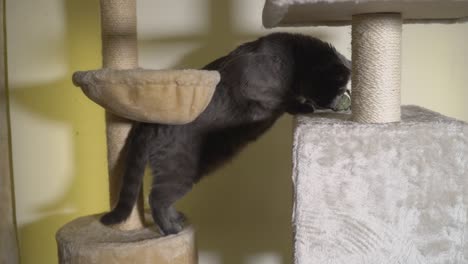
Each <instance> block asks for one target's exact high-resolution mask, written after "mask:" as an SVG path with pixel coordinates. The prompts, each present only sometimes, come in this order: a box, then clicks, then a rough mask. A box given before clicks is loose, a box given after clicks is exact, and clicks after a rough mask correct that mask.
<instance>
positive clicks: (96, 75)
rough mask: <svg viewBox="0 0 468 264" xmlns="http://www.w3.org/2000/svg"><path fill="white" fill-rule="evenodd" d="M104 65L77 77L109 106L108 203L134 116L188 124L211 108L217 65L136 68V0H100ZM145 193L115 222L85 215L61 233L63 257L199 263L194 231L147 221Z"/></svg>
mask: <svg viewBox="0 0 468 264" xmlns="http://www.w3.org/2000/svg"><path fill="white" fill-rule="evenodd" d="M101 23H102V53H103V66H104V68H103V69H100V70H93V71H86V72H77V73H75V74H74V76H73V82H74V83H75V84H76V85H77V86H80V87H81V88H82V90H83V92H84V93H85V94H86V95H87V96H88V97H89V98H90V99H91V100H93V101H94V102H96V103H97V104H99V105H101V106H102V107H104V108H105V109H106V133H107V158H108V168H109V188H110V190H109V196H110V205H111V207H113V206H114V204H115V203H116V201H117V200H118V196H119V191H120V184H121V179H122V172H123V168H124V167H125V164H124V161H125V155H126V153H125V151H124V148H123V147H124V144H125V141H126V139H127V136H128V133H129V131H130V128H131V125H132V122H133V121H140V122H154V123H166V124H185V123H188V122H191V121H193V120H194V119H195V118H197V116H198V115H199V114H200V113H201V112H202V111H203V110H204V109H205V108H206V106H207V105H208V103H209V102H210V100H211V97H212V96H213V93H214V91H215V88H216V85H217V84H218V82H219V79H220V76H219V73H218V72H216V71H203V70H147V69H141V68H138V50H137V31H136V0H101ZM142 204H143V202H142V199H141V195H140V199H139V202H138V203H137V205H135V207H134V208H133V211H132V214H131V215H130V217H129V218H128V219H127V220H126V221H125V222H124V223H121V224H119V225H116V226H113V227H106V226H103V225H102V224H101V223H100V222H99V221H98V218H97V216H88V217H84V218H79V219H77V220H75V221H72V222H70V223H68V224H67V225H65V226H64V227H63V228H61V229H60V230H59V232H58V233H57V244H58V254H59V257H60V263H62V264H64V263H86V264H89V263H96V264H97V263H143V264H144V263H161V264H164V263H168V264H169V263H172V264H193V263H197V254H196V247H195V237H194V231H193V229H192V228H191V227H187V228H186V229H184V230H183V231H182V232H181V233H179V234H177V235H172V236H169V237H160V236H159V235H158V233H157V232H155V227H154V224H152V225H153V227H152V228H149V227H148V226H147V225H145V224H144V223H145V220H144V218H145V217H144V216H143V211H142V210H143V206H142Z"/></svg>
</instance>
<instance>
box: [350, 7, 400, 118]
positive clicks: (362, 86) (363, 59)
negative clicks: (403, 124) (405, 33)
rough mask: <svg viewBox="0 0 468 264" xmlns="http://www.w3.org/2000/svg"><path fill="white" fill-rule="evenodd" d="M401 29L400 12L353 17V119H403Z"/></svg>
mask: <svg viewBox="0 0 468 264" xmlns="http://www.w3.org/2000/svg"><path fill="white" fill-rule="evenodd" d="M401 31H402V18H401V14H396V13H382V14H378V13H377V14H363V15H355V16H353V22H352V67H353V74H352V86H353V87H352V100H351V102H352V106H351V109H352V111H353V120H354V121H356V122H360V123H390V122H398V121H400V118H401V111H400V105H401V102H400V101H401V99H400V85H401Z"/></svg>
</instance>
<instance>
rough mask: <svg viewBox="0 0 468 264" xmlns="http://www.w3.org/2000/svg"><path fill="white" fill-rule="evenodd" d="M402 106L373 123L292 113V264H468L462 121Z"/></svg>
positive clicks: (467, 142) (467, 144) (466, 143)
mask: <svg viewBox="0 0 468 264" xmlns="http://www.w3.org/2000/svg"><path fill="white" fill-rule="evenodd" d="M402 112H403V115H402V121H401V122H400V123H388V124H378V125H376V124H360V123H355V122H352V121H350V119H351V117H350V116H349V115H345V114H328V115H327V114H325V115H322V116H319V117H308V116H300V117H298V118H297V120H296V122H297V124H296V129H295V132H294V150H293V162H294V167H293V180H294V189H295V192H294V193H295V204H294V219H293V224H294V230H295V232H294V241H295V245H294V252H295V253H294V254H295V255H294V257H295V263H296V264H305V263H327V264H376V263H379V264H387V263H388V264H390V263H408V264H409V263H411V264H440V263H454V264H455V263H457V264H462V263H468V255H467V254H466V252H468V244H467V243H466V242H465V241H466V239H467V238H468V237H467V232H466V228H467V226H468V124H466V123H463V122H461V121H457V120H454V119H451V118H448V117H445V116H442V115H440V114H437V113H434V112H431V111H428V110H425V109H423V108H420V107H415V106H408V107H403V111H402Z"/></svg>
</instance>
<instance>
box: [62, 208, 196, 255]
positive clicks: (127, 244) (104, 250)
mask: <svg viewBox="0 0 468 264" xmlns="http://www.w3.org/2000/svg"><path fill="white" fill-rule="evenodd" d="M99 217H100V215H91V216H85V217H81V218H78V219H76V220H74V221H72V222H70V223H68V224H66V225H65V226H63V227H62V228H61V229H60V230H59V231H58V232H57V236H56V239H57V244H58V252H59V263H61V264H78V263H80V264H81V263H83V264H101V263H113V264H118V263H132V264H140V263H141V264H149V263H151V264H153V263H157V264H196V263H197V251H196V245H195V232H194V230H193V228H192V227H191V226H187V227H186V228H185V229H184V230H182V232H180V233H179V234H177V235H171V236H166V237H161V236H160V235H159V233H158V232H157V231H156V230H155V226H154V225H150V226H149V227H145V228H143V229H139V230H132V231H120V230H117V229H114V228H110V227H106V226H104V225H102V224H101V223H100V222H99Z"/></svg>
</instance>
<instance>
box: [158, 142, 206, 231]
mask: <svg viewBox="0 0 468 264" xmlns="http://www.w3.org/2000/svg"><path fill="white" fill-rule="evenodd" d="M173 136H174V137H173ZM169 138H170V139H168V138H163V139H161V140H162V141H164V145H159V146H158V147H155V148H154V152H153V153H151V154H150V166H151V169H152V172H153V185H152V187H151V191H150V195H149V205H150V207H151V213H152V216H153V219H154V221H155V223H156V224H157V225H158V226H159V228H160V230H161V232H162V233H163V235H170V234H176V233H178V232H180V231H181V230H182V229H183V225H184V217H183V215H182V214H180V213H179V212H177V211H176V209H175V208H174V203H175V202H176V201H177V200H179V199H180V198H182V197H183V196H184V195H185V194H186V193H187V192H189V191H190V190H191V189H192V186H193V183H194V179H195V176H196V173H198V169H197V167H198V161H199V153H198V146H199V142H197V140H195V139H194V138H192V137H190V138H188V137H187V136H186V135H180V134H177V133H174V135H172V136H169Z"/></svg>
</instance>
